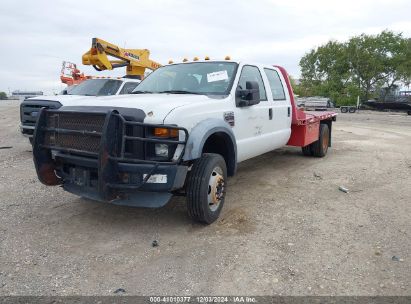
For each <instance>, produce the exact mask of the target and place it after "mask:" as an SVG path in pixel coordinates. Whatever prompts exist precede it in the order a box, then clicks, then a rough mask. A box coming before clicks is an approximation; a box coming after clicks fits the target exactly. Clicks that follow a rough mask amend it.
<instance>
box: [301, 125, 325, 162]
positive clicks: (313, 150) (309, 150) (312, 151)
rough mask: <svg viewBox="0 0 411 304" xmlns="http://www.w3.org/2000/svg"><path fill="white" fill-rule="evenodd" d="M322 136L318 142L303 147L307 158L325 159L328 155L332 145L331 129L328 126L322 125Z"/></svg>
mask: <svg viewBox="0 0 411 304" xmlns="http://www.w3.org/2000/svg"><path fill="white" fill-rule="evenodd" d="M319 133H320V136H319V138H318V140H317V141H315V142H313V143H312V144H310V145H308V146H305V147H302V148H301V149H302V152H303V154H304V155H305V156H315V157H324V156H325V155H326V154H327V151H328V146H329V144H330V128H329V127H328V125H327V124H320V131H319Z"/></svg>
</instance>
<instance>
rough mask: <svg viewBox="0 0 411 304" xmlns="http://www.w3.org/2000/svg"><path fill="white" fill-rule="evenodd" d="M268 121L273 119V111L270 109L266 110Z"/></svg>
mask: <svg viewBox="0 0 411 304" xmlns="http://www.w3.org/2000/svg"><path fill="white" fill-rule="evenodd" d="M268 119H269V120H271V119H273V109H272V108H270V109H268Z"/></svg>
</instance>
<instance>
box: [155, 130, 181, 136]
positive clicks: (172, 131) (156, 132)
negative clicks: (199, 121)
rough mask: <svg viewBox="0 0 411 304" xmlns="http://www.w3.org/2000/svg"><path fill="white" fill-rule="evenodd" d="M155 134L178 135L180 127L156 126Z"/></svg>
mask: <svg viewBox="0 0 411 304" xmlns="http://www.w3.org/2000/svg"><path fill="white" fill-rule="evenodd" d="M154 136H156V137H166V138H170V137H178V129H168V128H154Z"/></svg>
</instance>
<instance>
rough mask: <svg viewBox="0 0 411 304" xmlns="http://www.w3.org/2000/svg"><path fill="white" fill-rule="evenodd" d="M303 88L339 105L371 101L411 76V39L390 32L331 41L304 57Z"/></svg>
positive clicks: (301, 88) (302, 64)
mask: <svg viewBox="0 0 411 304" xmlns="http://www.w3.org/2000/svg"><path fill="white" fill-rule="evenodd" d="M300 67H301V76H302V81H301V85H300V91H302V92H305V93H307V94H308V95H323V96H327V97H331V98H332V99H334V100H335V101H337V103H338V104H347V103H354V102H355V100H356V98H357V96H361V98H362V99H365V100H367V99H368V98H369V97H370V96H371V94H372V93H373V92H377V91H379V88H380V87H382V86H384V87H388V88H392V87H395V86H397V85H398V83H399V82H403V83H407V82H408V83H409V82H410V78H411V40H410V39H406V38H403V37H402V34H395V33H393V32H390V31H383V32H381V33H380V34H378V35H365V34H362V35H360V36H356V37H352V38H351V39H350V40H349V41H347V42H338V41H329V42H328V43H326V44H324V45H322V46H320V47H318V48H316V49H312V50H310V51H309V52H308V53H307V54H305V55H304V56H303V57H302V58H301V60H300Z"/></svg>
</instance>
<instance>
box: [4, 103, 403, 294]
mask: <svg viewBox="0 0 411 304" xmlns="http://www.w3.org/2000/svg"><path fill="white" fill-rule="evenodd" d="M18 109H19V107H18V104H17V103H16V102H3V101H2V102H1V103H0V147H2V148H1V149H0V248H1V250H0V295H113V292H114V291H115V290H116V289H118V288H123V289H124V290H125V294H126V295H159V294H161V295H238V294H241V295H411V116H407V115H406V114H403V113H395V114H390V113H376V112H363V113H359V114H358V113H356V114H340V115H339V116H338V119H337V122H336V123H335V125H334V130H333V147H332V149H331V150H330V151H329V153H328V155H327V156H326V157H325V158H323V159H318V158H307V157H304V156H302V154H301V152H300V150H299V149H297V148H284V149H281V150H278V151H274V152H271V153H267V154H265V155H262V156H260V157H258V158H255V159H252V160H250V161H247V162H244V163H242V164H241V165H240V168H239V170H238V173H237V175H236V176H235V177H233V178H231V179H230V180H229V189H228V193H227V199H226V203H225V207H224V209H223V212H222V215H221V217H220V219H219V221H218V222H216V223H215V224H213V225H211V226H203V225H199V224H195V223H192V222H191V221H190V219H189V218H188V216H187V214H186V208H185V205H184V199H183V198H176V199H173V200H172V202H170V204H168V205H167V206H166V207H164V208H161V209H156V210H150V209H135V208H129V207H120V206H114V205H109V204H102V203H98V202H93V201H89V200H85V199H81V198H79V197H76V196H74V195H72V194H69V193H67V192H64V191H63V190H62V189H61V188H59V187H46V186H43V185H42V184H41V183H40V182H39V181H38V180H37V177H36V173H35V170H34V166H33V163H32V152H31V146H30V145H29V143H28V140H27V139H26V138H24V137H22V136H21V135H20V133H19V129H18V124H19V114H18ZM7 147H11V148H7ZM340 186H343V187H346V188H347V189H349V193H344V192H342V191H340V190H339V187H340ZM153 240H157V241H158V243H159V246H158V247H152V242H153Z"/></svg>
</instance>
